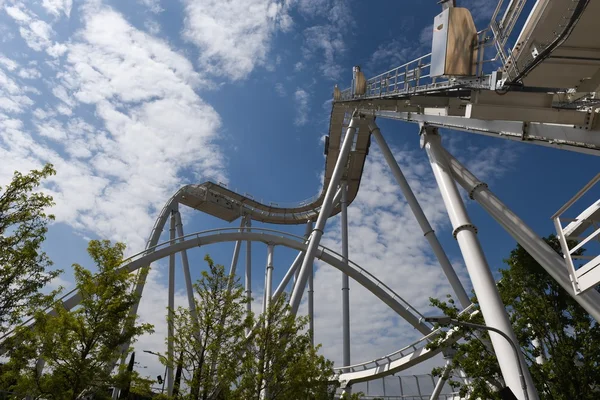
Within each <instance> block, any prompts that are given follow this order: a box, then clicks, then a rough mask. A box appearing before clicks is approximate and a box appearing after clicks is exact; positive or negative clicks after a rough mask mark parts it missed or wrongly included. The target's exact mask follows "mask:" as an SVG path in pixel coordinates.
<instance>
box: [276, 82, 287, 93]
mask: <svg viewBox="0 0 600 400" xmlns="http://www.w3.org/2000/svg"><path fill="white" fill-rule="evenodd" d="M275 92H276V93H277V95H279V96H280V97H285V95H286V94H287V92H286V90H285V87H284V86H283V83H281V82H277V83H276V84H275Z"/></svg>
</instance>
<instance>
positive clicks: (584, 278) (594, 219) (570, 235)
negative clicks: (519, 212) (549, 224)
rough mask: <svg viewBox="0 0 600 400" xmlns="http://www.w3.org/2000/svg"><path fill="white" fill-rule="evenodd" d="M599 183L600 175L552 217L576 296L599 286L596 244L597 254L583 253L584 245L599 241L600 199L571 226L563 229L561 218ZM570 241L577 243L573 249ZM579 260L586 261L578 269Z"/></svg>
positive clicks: (598, 263)
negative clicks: (581, 252)
mask: <svg viewBox="0 0 600 400" xmlns="http://www.w3.org/2000/svg"><path fill="white" fill-rule="evenodd" d="M598 182H600V174H597V175H596V176H595V177H594V178H592V180H591V181H590V182H588V183H587V184H586V185H585V186H584V187H583V188H582V189H581V190H580V191H579V192H577V194H575V196H573V197H572V198H571V199H570V200H569V201H568V202H567V203H566V204H565V205H564V206H562V207H561V208H560V210H558V211H557V212H556V213H555V214H554V215H553V216H552V219H553V221H554V227H555V228H556V234H557V235H558V239H559V241H560V245H561V249H562V252H563V257H564V259H565V264H566V265H565V266H566V268H567V270H568V271H569V277H570V278H571V282H572V283H573V289H574V291H575V293H577V294H579V293H582V292H584V291H585V290H588V289H590V288H592V287H594V286H597V285H598V283H600V255H598V254H597V250H598V245H597V243H596V248H595V250H596V253H595V255H591V256H590V255H589V254H585V255H583V254H580V251H581V249H582V248H583V246H585V245H590V244H591V242H592V241H596V242H600V199H598V200H596V201H594V203H593V204H592V205H591V206H589V207H587V208H586V209H585V210H584V211H583V212H582V213H580V214H579V215H578V216H577V218H575V219H572V220H569V221H570V223H569V224H568V225H566V226H564V227H563V223H562V221H561V217H562V215H563V214H564V213H565V211H567V210H568V209H569V208H570V207H571V206H573V205H574V204H575V202H577V201H578V200H579V199H581V198H582V197H583V196H584V195H585V194H586V193H587V192H588V191H589V190H590V189H592V188H593V187H594V186H595V185H596V184H597V183H598ZM590 230H592V232H590ZM570 240H575V241H577V242H578V243H577V244H576V245H574V246H573V247H571V245H570V243H569V241H570ZM577 260H587V261H586V262H585V263H584V264H583V265H580V266H578V265H576V262H577Z"/></svg>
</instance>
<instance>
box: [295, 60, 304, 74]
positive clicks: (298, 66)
mask: <svg viewBox="0 0 600 400" xmlns="http://www.w3.org/2000/svg"><path fill="white" fill-rule="evenodd" d="M303 69H304V63H303V62H302V61H298V62H297V63H296V64H294V71H296V72H300V71H302V70H303Z"/></svg>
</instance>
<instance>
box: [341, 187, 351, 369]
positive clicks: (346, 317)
mask: <svg viewBox="0 0 600 400" xmlns="http://www.w3.org/2000/svg"><path fill="white" fill-rule="evenodd" d="M341 190H342V199H341V206H342V215H341V220H340V224H341V232H342V259H343V261H344V264H346V265H348V184H347V183H346V182H342V185H341ZM342 348H343V353H342V356H343V357H342V365H345V366H346V365H350V283H349V279H348V275H346V274H345V273H343V272H342ZM345 371H346V372H348V370H345Z"/></svg>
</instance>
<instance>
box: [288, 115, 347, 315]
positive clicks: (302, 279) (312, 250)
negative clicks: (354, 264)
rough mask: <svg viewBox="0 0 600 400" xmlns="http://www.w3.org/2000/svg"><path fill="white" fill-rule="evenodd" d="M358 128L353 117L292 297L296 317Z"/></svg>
mask: <svg viewBox="0 0 600 400" xmlns="http://www.w3.org/2000/svg"><path fill="white" fill-rule="evenodd" d="M357 126H358V116H353V117H352V119H351V120H350V125H349V126H348V130H347V131H346V137H345V138H344V142H343V143H342V146H341V148H340V154H339V156H338V159H337V160H336V163H335V167H334V168H333V174H332V175H331V180H330V181H329V186H328V187H327V191H326V192H325V197H324V199H323V204H322V205H321V212H319V217H318V218H317V222H316V224H315V228H314V229H313V233H312V235H311V237H310V240H309V243H308V247H307V249H306V256H305V257H304V260H303V262H302V268H301V269H300V274H299V276H298V282H297V284H296V286H295V287H294V291H293V292H292V296H291V298H290V307H291V312H292V314H294V315H295V314H296V313H297V312H298V307H300V301H301V300H302V291H303V288H304V286H305V285H306V282H307V281H308V278H309V276H310V271H311V270H312V265H313V262H314V259H315V255H316V252H317V249H318V248H319V243H320V242H321V237H322V236H323V230H324V229H325V224H326V222H327V218H329V216H330V214H331V208H332V206H333V198H334V196H335V192H336V190H337V187H338V185H339V183H340V180H341V178H342V174H343V172H344V168H345V167H346V165H347V163H348V155H349V154H350V150H351V149H352V144H353V142H354V135H355V133H356V128H357Z"/></svg>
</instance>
